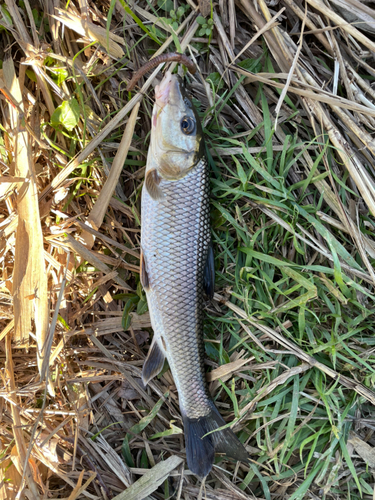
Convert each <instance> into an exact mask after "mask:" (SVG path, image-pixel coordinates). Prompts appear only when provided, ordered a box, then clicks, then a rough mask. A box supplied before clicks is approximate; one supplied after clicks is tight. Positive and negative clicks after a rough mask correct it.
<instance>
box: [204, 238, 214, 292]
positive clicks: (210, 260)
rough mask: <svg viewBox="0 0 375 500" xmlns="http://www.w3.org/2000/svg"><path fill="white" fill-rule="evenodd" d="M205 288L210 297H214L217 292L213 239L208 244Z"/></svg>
mask: <svg viewBox="0 0 375 500" xmlns="http://www.w3.org/2000/svg"><path fill="white" fill-rule="evenodd" d="M203 288H204V291H205V292H206V294H207V295H208V297H209V298H210V299H213V297H214V293H215V260H214V248H213V245H212V241H210V244H209V245H208V253H207V260H206V265H205V267H204V274H203Z"/></svg>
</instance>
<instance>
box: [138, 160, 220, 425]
mask: <svg viewBox="0 0 375 500" xmlns="http://www.w3.org/2000/svg"><path fill="white" fill-rule="evenodd" d="M160 188H161V189H162V191H163V193H164V198H163V200H161V201H155V200H153V199H152V198H151V197H150V196H149V194H148V192H147V190H145V189H144V190H143V193H142V236H141V237H142V252H143V255H144V257H145V262H146V269H147V274H148V278H149V285H150V290H149V291H148V292H147V300H148V305H149V310H150V314H151V316H152V318H155V326H156V328H155V330H154V334H155V336H156V338H157V340H159V345H160V344H161V345H163V341H164V343H165V346H166V349H164V351H165V354H166V357H167V359H168V362H169V366H170V368H171V371H172V374H173V377H174V380H175V382H176V386H177V389H178V393H179V397H180V405H181V406H182V407H183V408H184V410H185V412H186V415H187V416H188V417H191V418H198V417H200V416H203V415H206V414H207V413H208V412H209V411H210V402H209V396H208V393H207V385H206V382H205V375H204V367H203V354H204V347H203V339H202V336H203V314H202V309H203V272H204V266H205V263H206V259H207V252H208V245H209V242H210V224H209V218H210V212H209V197H208V190H209V179H208V172H207V162H206V161H205V160H201V161H200V162H199V164H198V165H197V166H196V167H195V168H193V169H192V170H191V171H190V172H189V173H188V174H187V175H186V176H185V177H184V178H183V179H182V180H180V181H165V180H162V181H161V184H160ZM161 338H163V341H162V340H161ZM187 360H189V362H188V363H187ZM192 387H194V388H195V391H192Z"/></svg>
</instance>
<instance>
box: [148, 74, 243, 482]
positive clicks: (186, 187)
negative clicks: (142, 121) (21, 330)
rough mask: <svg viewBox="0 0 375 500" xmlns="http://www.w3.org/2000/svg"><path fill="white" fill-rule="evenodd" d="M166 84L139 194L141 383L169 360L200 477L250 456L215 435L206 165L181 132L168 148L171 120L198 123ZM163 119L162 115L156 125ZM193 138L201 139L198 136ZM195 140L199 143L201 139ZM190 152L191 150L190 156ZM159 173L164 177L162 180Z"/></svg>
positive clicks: (229, 438)
mask: <svg viewBox="0 0 375 500" xmlns="http://www.w3.org/2000/svg"><path fill="white" fill-rule="evenodd" d="M167 77H168V78H169V80H168V82H167V83H168V84H170V85H174V87H172V90H169V88H167V91H165V89H164V88H163V87H162V90H161V91H160V90H159V94H160V95H161V96H162V98H163V99H164V101H163V105H164V107H163V108H160V109H159V108H158V107H157V105H155V108H154V113H153V130H152V134H151V146H150V150H149V157H148V163H147V168H146V181H145V186H144V187H143V191H142V228H141V249H142V256H141V280H142V284H143V286H144V288H145V291H146V295H147V302H148V307H149V311H150V317H151V323H152V327H153V330H154V338H153V342H152V345H151V347H150V350H149V353H148V356H147V359H146V361H145V364H144V367H143V372H142V377H143V381H144V383H145V384H146V383H147V382H148V381H149V380H150V379H152V378H153V377H154V376H155V375H157V374H158V373H159V372H160V371H161V369H162V368H163V365H164V360H165V358H167V360H168V363H169V367H170V369H171V372H172V374H173V378H174V381H175V384H176V387H177V390H178V395H179V404H180V410H181V415H182V418H183V422H184V428H185V440H186V455H187V461H188V466H189V468H190V470H192V471H193V472H194V473H196V474H197V475H199V476H201V477H204V476H206V475H207V474H208V472H209V471H210V470H211V468H212V464H213V461H214V455H215V451H218V452H222V453H226V454H227V455H229V456H231V457H232V458H235V459H237V460H242V461H245V462H246V461H247V460H248V457H247V453H246V451H245V449H244V447H243V445H242V444H241V443H240V442H239V440H238V438H237V437H236V436H235V434H234V433H233V432H232V431H231V430H230V429H224V430H220V431H218V430H217V429H218V428H219V427H222V426H224V425H225V421H224V420H223V418H222V417H221V416H220V414H219V412H218V410H217V409H216V407H215V405H214V403H213V401H212V399H211V397H210V394H209V391H208V387H207V383H206V378H205V370H204V344H203V303H204V293H203V290H204V287H205V289H206V291H207V290H211V292H212V293H213V285H214V283H213V274H214V268H213V254H212V250H211V246H210V241H211V236H210V209H209V176H208V166H207V162H206V159H205V157H204V156H203V148H202V147H201V146H202V144H201V143H200V144H199V143H197V144H196V146H194V144H195V143H194V142H190V143H189V142H188V140H187V139H185V145H184V143H183V142H182V144H183V146H184V148H185V149H184V148H183V147H182V146H181V147H180V143H179V138H178V130H179V129H178V127H177V128H176V127H175V128H174V129H173V127H171V135H173V140H174V143H173V144H172V145H170V144H169V143H168V133H169V129H168V121H166V119H167V118H168V116H170V118H171V121H172V124H173V120H174V119H175V118H176V117H175V115H177V118H176V119H177V120H180V121H181V123H182V125H181V127H182V126H184V127H185V128H184V130H185V131H186V130H188V133H189V134H191V135H192V132H191V130H192V129H191V127H190V128H189V127H188V126H189V120H187V118H189V116H190V117H191V120H194V119H195V118H194V116H193V114H192V112H191V110H192V105H191V102H190V101H189V100H187V98H186V97H185V96H184V93H183V92H181V89H180V87H179V85H180V84H179V81H178V80H174V78H175V77H174V76H173V75H172V76H171V75H169V76H168V75H166V77H165V78H167ZM164 81H165V79H164ZM171 82H172V83H171ZM162 83H163V82H162ZM168 92H170V94H168ZM168 96H169V97H168ZM165 103H166V104H165ZM178 106H179V107H180V108H181V109H182V111H181V109H180V114H181V113H182V114H181V116H182V118H181V117H180V118H179V117H178V113H177V111H178ZM162 112H165V113H166V114H165V115H163V116H162V117H161V118H160V113H162ZM168 112H169V113H170V115H168V114H167V113H168ZM184 113H185V114H184ZM186 113H188V114H189V113H190V115H189V116H188V115H186ZM194 113H195V111H194ZM158 120H159V121H158ZM163 121H164V122H165V123H164V127H162V124H163ZM190 124H191V123H190ZM198 125H199V123H198ZM158 127H159V128H158ZM194 133H196V134H197V136H198V134H199V129H198V128H197V129H196V132H194ZM153 134H154V135H153ZM197 141H198V142H200V138H199V137H197ZM165 144H167V146H166V145H165ZM186 144H187V145H186ZM193 146H194V147H196V152H195V153H194V155H193V153H192V151H194V149H193ZM163 148H164V152H163ZM187 148H188V149H187ZM185 150H186V151H187V154H186V156H185V158H186V162H187V164H186V169H185V168H184V156H181V155H183V152H184V151H185ZM168 155H170V156H168ZM193 156H194V161H193V160H192V158H193ZM169 157H171V160H170V161H169V160H168V158H169ZM159 162H160V164H161V167H160V166H159ZM171 165H172V167H173V168H171ZM171 172H172V173H173V172H177V174H176V178H175V179H172V180H171V179H170V176H171V175H172V174H171ZM164 174H165V175H166V176H167V178H165V177H163V175H164ZM147 176H148V177H147ZM210 281H211V282H210ZM212 431H215V432H212ZM208 433H211V434H209V435H207V434H208Z"/></svg>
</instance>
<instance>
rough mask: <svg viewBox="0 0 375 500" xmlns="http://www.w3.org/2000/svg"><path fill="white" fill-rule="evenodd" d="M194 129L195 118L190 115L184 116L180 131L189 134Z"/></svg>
mask: <svg viewBox="0 0 375 500" xmlns="http://www.w3.org/2000/svg"><path fill="white" fill-rule="evenodd" d="M194 130H195V120H194V119H193V118H192V117H191V116H184V117H183V118H182V120H181V131H182V132H183V133H184V134H186V135H190V134H192V133H193V132H194Z"/></svg>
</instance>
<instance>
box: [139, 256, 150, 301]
mask: <svg viewBox="0 0 375 500" xmlns="http://www.w3.org/2000/svg"><path fill="white" fill-rule="evenodd" d="M140 278H141V283H142V286H143V289H144V290H146V292H147V290H148V289H149V288H150V281H149V279H148V274H147V268H146V261H145V256H144V255H143V252H142V250H141V259H140Z"/></svg>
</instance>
